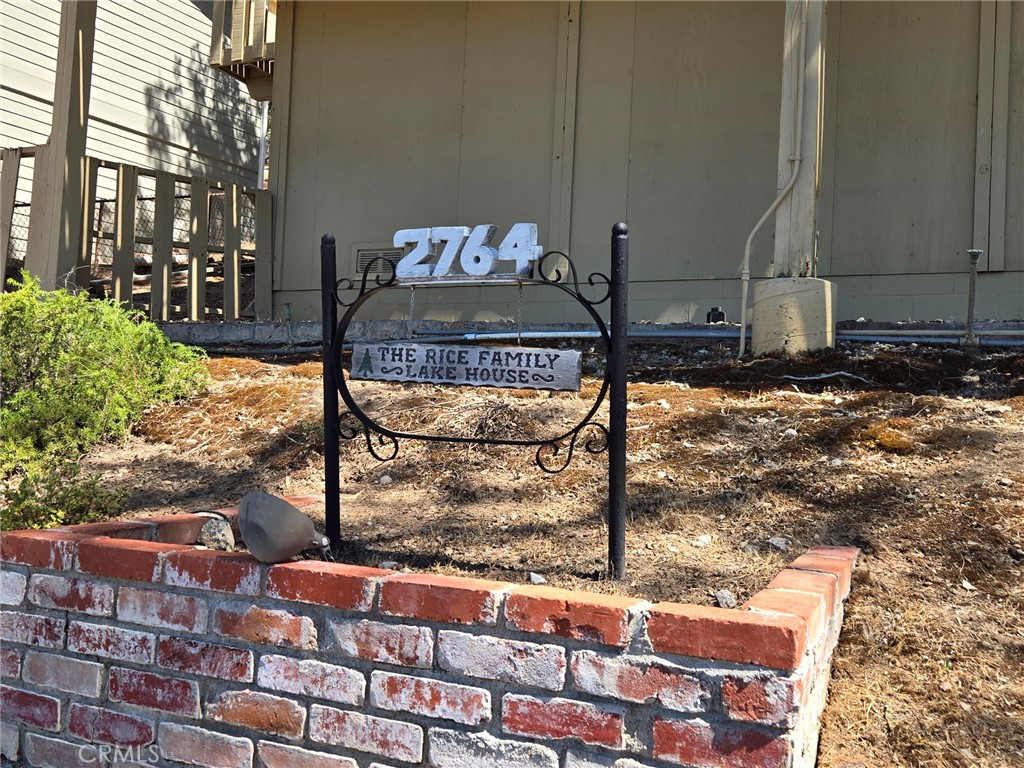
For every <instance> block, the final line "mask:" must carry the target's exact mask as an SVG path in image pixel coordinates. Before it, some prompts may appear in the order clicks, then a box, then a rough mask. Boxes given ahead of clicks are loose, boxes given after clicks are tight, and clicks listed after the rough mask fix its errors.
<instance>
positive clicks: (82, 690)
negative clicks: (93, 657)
mask: <svg viewBox="0 0 1024 768" xmlns="http://www.w3.org/2000/svg"><path fill="white" fill-rule="evenodd" d="M21 672H22V676H23V679H24V680H25V682H27V683H33V684H35V685H41V686H43V687H44V688H56V689H57V690H60V691H64V692H66V693H77V694H78V695H79V696H88V697H89V698H93V699H95V698H99V696H100V694H101V693H102V692H103V665H102V664H97V663H96V662H95V661H85V660H84V659H75V658H72V657H70V656H58V655H56V654H53V653H38V652H36V651H29V652H28V653H26V654H25V661H24V665H23V668H22V671H21Z"/></svg>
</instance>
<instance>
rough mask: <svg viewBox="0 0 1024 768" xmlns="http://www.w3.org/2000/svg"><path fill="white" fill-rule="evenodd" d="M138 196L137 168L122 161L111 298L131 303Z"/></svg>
mask: <svg viewBox="0 0 1024 768" xmlns="http://www.w3.org/2000/svg"><path fill="white" fill-rule="evenodd" d="M138 196H139V169H138V168H136V167H135V166H134V165H125V164H124V163H122V164H121V165H119V166H118V167H117V201H116V202H115V204H114V205H115V207H114V268H113V274H112V275H111V277H112V278H113V283H112V286H111V287H112V294H113V298H114V301H117V302H120V303H121V304H124V305H126V306H128V307H131V306H132V293H133V291H134V289H135V284H134V280H133V278H134V277H135V204H136V200H137V198H138Z"/></svg>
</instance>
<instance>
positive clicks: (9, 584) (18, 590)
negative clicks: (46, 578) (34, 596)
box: [0, 570, 28, 605]
mask: <svg viewBox="0 0 1024 768" xmlns="http://www.w3.org/2000/svg"><path fill="white" fill-rule="evenodd" d="M27 581H28V579H27V578H26V576H25V574H23V573H18V572H17V571H9V570H4V571H0V603H3V604H4V605H21V601H22V600H24V599H25V585H26V583H27Z"/></svg>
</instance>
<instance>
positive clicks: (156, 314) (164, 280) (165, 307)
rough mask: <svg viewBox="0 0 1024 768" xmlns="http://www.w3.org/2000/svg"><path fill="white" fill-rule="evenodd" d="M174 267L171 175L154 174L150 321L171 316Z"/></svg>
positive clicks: (168, 318) (163, 173)
mask: <svg viewBox="0 0 1024 768" xmlns="http://www.w3.org/2000/svg"><path fill="white" fill-rule="evenodd" d="M173 268H174V174H172V173H166V172H163V171H161V172H158V173H157V174H156V203H155V210H154V212H153V272H152V276H151V281H150V290H149V317H150V319H151V320H163V321H165V322H166V321H167V320H170V319H171V279H172V278H171V272H172V270H173Z"/></svg>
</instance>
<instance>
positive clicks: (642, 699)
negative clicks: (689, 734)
mask: <svg viewBox="0 0 1024 768" xmlns="http://www.w3.org/2000/svg"><path fill="white" fill-rule="evenodd" d="M572 676H573V680H574V681H575V683H576V690H578V691H583V692H584V693H589V694H592V695H594V696H604V697H608V698H613V699H619V700H621V701H630V702H633V703H635V704H649V703H655V702H656V703H658V704H661V706H663V707H666V708H667V709H674V710H676V711H677V712H702V711H704V710H705V709H707V706H708V703H709V701H710V699H711V692H710V691H709V690H708V687H707V686H706V685H705V684H704V683H703V682H702V681H701V680H700V679H699V678H697V677H695V676H693V675H689V674H687V673H686V672H684V671H682V670H680V669H676V668H673V667H670V666H667V665H665V664H645V663H639V662H635V661H627V660H625V659H620V658H618V657H615V656H603V655H599V654H597V653H594V652H593V651H576V653H574V654H573V657H572Z"/></svg>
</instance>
